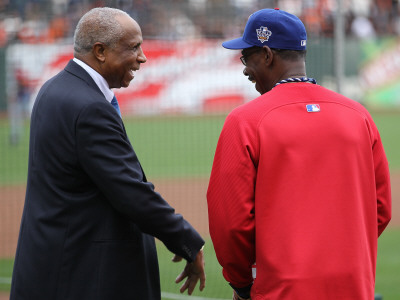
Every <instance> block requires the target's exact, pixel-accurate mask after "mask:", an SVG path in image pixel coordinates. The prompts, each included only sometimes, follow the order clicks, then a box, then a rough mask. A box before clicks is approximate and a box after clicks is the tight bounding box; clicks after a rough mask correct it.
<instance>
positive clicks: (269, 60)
mask: <svg viewBox="0 0 400 300" xmlns="http://www.w3.org/2000/svg"><path fill="white" fill-rule="evenodd" d="M263 52H264V53H263V54H264V57H265V63H266V64H267V65H270V64H271V63H272V60H273V58H274V53H273V52H272V50H271V48H270V47H268V46H263Z"/></svg>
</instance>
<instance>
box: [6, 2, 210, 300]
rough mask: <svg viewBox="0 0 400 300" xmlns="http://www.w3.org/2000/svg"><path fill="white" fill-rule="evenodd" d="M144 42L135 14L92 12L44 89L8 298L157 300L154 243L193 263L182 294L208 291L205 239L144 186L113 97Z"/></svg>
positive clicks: (140, 59) (35, 117)
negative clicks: (61, 66)
mask: <svg viewBox="0 0 400 300" xmlns="http://www.w3.org/2000/svg"><path fill="white" fill-rule="evenodd" d="M141 44H142V33H141V30H140V27H139V25H138V24H137V23H136V22H135V21H134V20H133V19H132V18H131V17H129V15H127V14H126V13H124V12H122V11H120V10H117V9H111V8H95V9H93V10H91V11H90V12H88V13H87V14H86V15H84V16H83V17H82V19H81V20H80V21H79V23H78V25H77V28H76V31H75V36H74V56H75V57H74V59H73V60H72V61H70V62H69V64H68V65H67V66H66V68H65V70H63V71H62V72H60V73H59V74H58V75H56V76H55V77H53V78H52V79H50V80H49V81H48V82H46V83H45V84H44V85H43V87H42V88H41V90H40V92H39V94H38V96H37V99H36V102H35V105H34V108H33V112H32V117H31V135H30V149H29V169H28V182H27V191H26V200H25V207H24V212H23V217H22V223H21V230H20V236H19V241H18V247H17V253H16V257H15V264H14V272H13V278H12V287H11V300H24V299H29V300H36V299H40V300H46V299H49V300H55V299H71V300H78V299H84V300H91V299H93V300H101V299H104V300H110V299H118V300H123V299H130V300H133V299H151V300H152V299H160V298H161V296H160V294H161V293H160V280H159V271H158V261H157V253H156V247H155V242H154V237H157V238H158V239H160V240H161V241H162V242H163V243H164V244H165V245H166V247H167V248H168V249H169V250H170V251H172V252H173V253H175V256H174V258H173V260H174V261H179V260H181V259H182V258H184V259H186V261H187V264H186V266H185V268H184V270H183V272H182V273H181V274H180V275H179V276H178V278H177V280H176V281H177V282H180V281H182V280H184V279H185V278H186V281H185V283H184V284H183V286H182V287H181V292H184V291H185V290H188V293H189V294H191V293H192V291H193V289H194V287H195V286H196V284H197V282H198V280H200V290H202V289H203V288H204V286H205V273H204V260H203V252H202V247H203V245H204V241H203V239H202V238H201V237H200V235H199V234H198V233H197V232H196V231H195V230H194V229H193V228H192V226H191V225H190V224H189V223H188V222H187V221H186V220H184V219H183V217H182V216H181V215H178V214H175V211H174V209H173V208H172V207H171V206H169V205H168V203H167V202H166V201H165V200H164V199H163V198H162V197H161V196H160V195H159V194H158V193H156V192H155V191H154V186H153V185H152V184H151V183H150V182H147V180H146V176H145V175H144V173H143V170H142V168H141V166H140V163H139V160H138V158H137V156H136V154H135V152H134V150H133V148H132V145H131V143H130V142H129V140H128V137H127V134H126V132H125V128H124V125H123V122H122V120H121V117H120V115H119V109H118V107H117V104H115V99H113V98H114V95H113V92H112V91H111V90H110V89H111V88H121V87H127V86H128V85H129V83H130V81H131V80H132V79H133V78H134V72H135V71H136V70H138V69H139V68H140V64H141V63H144V62H146V57H145V55H144V53H143V51H142V49H141ZM113 105H115V106H116V108H114V107H113Z"/></svg>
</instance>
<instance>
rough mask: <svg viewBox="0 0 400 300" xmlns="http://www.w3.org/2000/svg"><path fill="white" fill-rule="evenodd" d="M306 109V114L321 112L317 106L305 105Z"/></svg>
mask: <svg viewBox="0 0 400 300" xmlns="http://www.w3.org/2000/svg"><path fill="white" fill-rule="evenodd" d="M306 109H307V112H319V111H320V110H321V108H320V107H319V104H307V105H306Z"/></svg>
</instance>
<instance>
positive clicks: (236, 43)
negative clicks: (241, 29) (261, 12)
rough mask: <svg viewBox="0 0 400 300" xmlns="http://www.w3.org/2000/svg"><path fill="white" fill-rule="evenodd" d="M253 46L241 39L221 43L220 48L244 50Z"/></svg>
mask: <svg viewBox="0 0 400 300" xmlns="http://www.w3.org/2000/svg"><path fill="white" fill-rule="evenodd" d="M253 46H254V45H251V44H249V43H246V42H245V41H243V38H242V37H240V38H237V39H234V40H230V41H226V42H223V43H222V47H224V48H226V49H233V50H238V49H246V48H250V47H253Z"/></svg>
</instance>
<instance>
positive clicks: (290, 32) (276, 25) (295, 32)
mask: <svg viewBox="0 0 400 300" xmlns="http://www.w3.org/2000/svg"><path fill="white" fill-rule="evenodd" d="M306 44H307V32H306V28H305V27H304V24H303V22H301V20H300V19H299V18H298V17H296V16H295V15H292V14H290V13H288V12H286V11H283V10H280V9H279V8H275V9H270V8H266V9H262V10H259V11H256V12H255V13H253V14H251V15H250V17H249V19H248V20H247V24H246V27H245V28H244V33H243V36H242V37H240V38H237V39H234V40H230V41H226V42H223V43H222V46H223V47H224V48H227V49H235V50H237V49H246V48H250V47H253V46H257V47H263V46H268V47H270V48H275V49H288V50H306Z"/></svg>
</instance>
